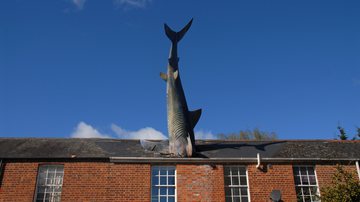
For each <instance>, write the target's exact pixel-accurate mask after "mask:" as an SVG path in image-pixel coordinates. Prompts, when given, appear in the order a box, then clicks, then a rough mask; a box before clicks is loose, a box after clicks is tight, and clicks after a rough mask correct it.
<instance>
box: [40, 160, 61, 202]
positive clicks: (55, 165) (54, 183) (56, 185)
mask: <svg viewBox="0 0 360 202" xmlns="http://www.w3.org/2000/svg"><path fill="white" fill-rule="evenodd" d="M50 167H56V168H55V172H54V177H53V178H52V180H54V181H50V182H51V183H49V184H47V180H48V179H49V178H48V174H49V168H50ZM57 167H62V171H60V172H58V173H62V178H59V179H57V178H56V173H57ZM42 168H44V169H46V176H45V185H43V187H45V192H44V193H45V195H44V197H43V199H42V201H46V198H45V197H46V194H47V193H50V195H51V196H50V200H49V201H50V202H54V201H55V198H54V197H55V194H59V195H60V200H61V193H62V186H63V182H64V165H63V164H43V165H39V168H38V175H37V180H36V190H35V196H34V202H36V201H38V199H37V197H38V194H39V192H38V191H39V190H38V189H39V187H40V186H41V185H39V183H40V169H42ZM57 180H60V181H58V183H56V181H57ZM49 187H60V191H58V192H55V191H51V192H47V189H48V188H49Z"/></svg>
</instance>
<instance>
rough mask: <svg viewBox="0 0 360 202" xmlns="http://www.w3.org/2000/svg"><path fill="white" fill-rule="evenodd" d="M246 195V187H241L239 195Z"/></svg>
mask: <svg viewBox="0 0 360 202" xmlns="http://www.w3.org/2000/svg"><path fill="white" fill-rule="evenodd" d="M245 195H247V188H241V196H245Z"/></svg>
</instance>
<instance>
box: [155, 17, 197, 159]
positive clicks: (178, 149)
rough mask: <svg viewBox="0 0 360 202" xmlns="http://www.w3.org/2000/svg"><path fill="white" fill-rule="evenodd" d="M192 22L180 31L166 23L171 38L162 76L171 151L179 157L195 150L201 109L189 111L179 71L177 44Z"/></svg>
mask: <svg viewBox="0 0 360 202" xmlns="http://www.w3.org/2000/svg"><path fill="white" fill-rule="evenodd" d="M191 24H192V19H191V21H190V22H189V23H188V24H187V25H186V26H185V27H184V28H183V29H182V30H181V31H179V32H175V31H173V30H171V29H170V27H169V26H167V25H166V24H165V33H166V35H167V37H168V38H169V39H170V40H171V42H172V44H171V49H170V56H169V64H168V67H167V73H166V74H165V73H160V77H161V78H162V79H163V80H165V81H166V83H167V90H166V91H167V114H168V132H169V153H170V154H173V155H175V156H179V157H191V156H192V155H193V154H194V152H195V137H194V127H195V125H196V123H197V122H198V120H199V118H200V115H201V109H199V110H196V111H189V109H188V106H187V103H186V99H185V95H184V90H183V87H182V85H181V80H180V73H179V66H178V63H179V58H178V55H177V47H178V46H177V44H178V42H179V41H180V40H181V39H182V38H183V37H184V35H185V33H186V32H187V31H188V30H189V28H190V26H191Z"/></svg>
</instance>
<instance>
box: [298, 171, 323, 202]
mask: <svg viewBox="0 0 360 202" xmlns="http://www.w3.org/2000/svg"><path fill="white" fill-rule="evenodd" d="M293 170H294V179H295V189H296V195H297V200H298V201H300V202H311V201H319V190H318V186H317V182H316V175H315V169H314V167H313V166H294V168H293Z"/></svg>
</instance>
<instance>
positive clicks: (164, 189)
mask: <svg viewBox="0 0 360 202" xmlns="http://www.w3.org/2000/svg"><path fill="white" fill-rule="evenodd" d="M166 190H167V188H166V187H160V195H165V196H166Z"/></svg>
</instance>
